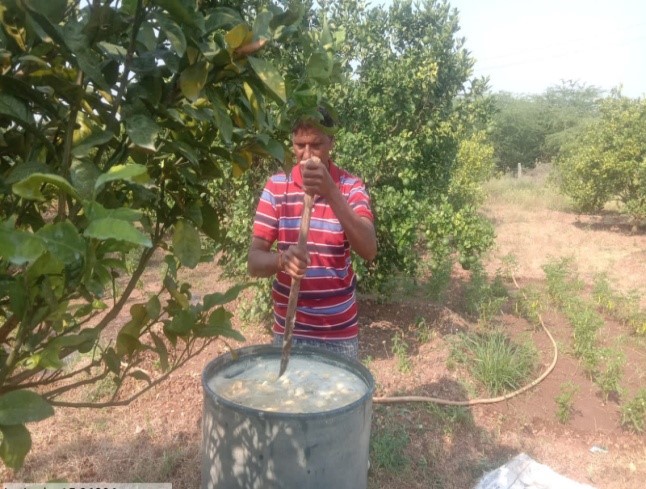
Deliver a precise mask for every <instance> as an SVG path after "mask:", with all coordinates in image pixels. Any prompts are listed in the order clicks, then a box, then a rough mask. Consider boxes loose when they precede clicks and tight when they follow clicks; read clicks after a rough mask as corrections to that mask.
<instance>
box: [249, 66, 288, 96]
mask: <svg viewBox="0 0 646 489" xmlns="http://www.w3.org/2000/svg"><path fill="white" fill-rule="evenodd" d="M247 61H249V64H250V65H251V68H252V69H253V71H254V72H255V73H256V75H257V76H258V78H260V80H261V81H262V82H263V83H264V85H265V86H266V87H267V88H268V89H269V91H270V93H271V94H272V95H274V96H275V97H277V98H278V99H280V100H281V101H282V102H286V100H287V93H286V91H285V80H283V77H282V76H281V75H280V72H279V71H278V70H277V69H276V67H275V66H274V65H272V64H271V63H270V62H269V61H266V60H264V59H260V58H255V57H253V56H248V57H247Z"/></svg>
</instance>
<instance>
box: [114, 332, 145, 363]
mask: <svg viewBox="0 0 646 489" xmlns="http://www.w3.org/2000/svg"><path fill="white" fill-rule="evenodd" d="M142 348H143V345H142V344H141V342H140V341H139V339H138V338H135V337H134V336H132V335H129V334H127V333H123V332H120V333H119V334H118V335H117V355H118V356H120V357H123V356H130V355H132V354H133V353H134V352H136V351H137V350H141V349H142Z"/></svg>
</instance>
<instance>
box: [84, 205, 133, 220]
mask: <svg viewBox="0 0 646 489" xmlns="http://www.w3.org/2000/svg"><path fill="white" fill-rule="evenodd" d="M85 212H86V215H87V218H88V219H89V220H90V221H94V220H97V219H103V218H106V217H112V218H113V219H119V220H121V221H128V222H137V221H140V220H141V218H142V217H143V213H142V212H141V211H140V210H137V209H131V208H130V207H117V208H115V209H106V208H105V207H103V206H102V205H101V204H99V203H98V202H91V203H89V204H88V206H87V207H86V208H85Z"/></svg>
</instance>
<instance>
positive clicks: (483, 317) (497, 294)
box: [464, 266, 509, 325]
mask: <svg viewBox="0 0 646 489" xmlns="http://www.w3.org/2000/svg"><path fill="white" fill-rule="evenodd" d="M508 296H509V294H508V293H507V288H506V287H505V285H504V283H503V280H502V277H501V276H500V275H496V277H495V278H494V280H493V281H492V282H491V283H490V282H489V280H488V278H487V275H486V273H485V271H484V270H483V268H482V267H481V266H477V267H474V268H473V269H472V272H471V279H470V281H469V283H468V284H467V286H466V288H465V291H464V298H465V309H466V312H467V313H468V314H470V315H471V316H475V317H477V318H478V321H479V322H480V323H481V324H483V325H490V324H491V322H492V320H493V318H494V317H495V316H496V315H498V314H500V310H501V308H502V306H503V304H504V303H505V302H506V301H507V298H508Z"/></svg>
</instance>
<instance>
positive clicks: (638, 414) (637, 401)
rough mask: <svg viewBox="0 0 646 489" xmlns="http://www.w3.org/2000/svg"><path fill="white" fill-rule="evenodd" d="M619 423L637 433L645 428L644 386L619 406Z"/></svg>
mask: <svg viewBox="0 0 646 489" xmlns="http://www.w3.org/2000/svg"><path fill="white" fill-rule="evenodd" d="M621 425H622V426H623V427H624V428H626V429H628V430H630V431H634V432H637V433H643V432H644V430H645V429H646V388H643V387H642V388H641V389H639V391H638V392H637V394H636V395H635V397H634V398H633V399H632V400H630V401H628V402H626V403H625V404H624V405H623V406H622V407H621Z"/></svg>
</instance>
